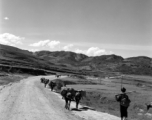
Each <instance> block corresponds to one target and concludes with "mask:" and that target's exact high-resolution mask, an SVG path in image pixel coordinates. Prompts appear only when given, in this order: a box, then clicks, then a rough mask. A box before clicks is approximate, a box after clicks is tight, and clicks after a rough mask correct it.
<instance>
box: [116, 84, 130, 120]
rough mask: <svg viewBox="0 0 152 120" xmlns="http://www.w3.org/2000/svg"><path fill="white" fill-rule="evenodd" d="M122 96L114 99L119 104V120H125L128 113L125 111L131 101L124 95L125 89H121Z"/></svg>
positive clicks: (119, 95)
mask: <svg viewBox="0 0 152 120" xmlns="http://www.w3.org/2000/svg"><path fill="white" fill-rule="evenodd" d="M121 92H122V94H118V95H115V98H116V100H117V101H118V102H120V116H121V120H127V117H128V112H127V109H128V107H129V105H130V102H131V100H130V99H129V97H128V95H127V94H126V88H124V87H123V88H121Z"/></svg>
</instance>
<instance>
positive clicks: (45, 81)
mask: <svg viewBox="0 0 152 120" xmlns="http://www.w3.org/2000/svg"><path fill="white" fill-rule="evenodd" d="M43 83H44V87H46V85H47V84H48V83H49V79H45V80H44V82H43Z"/></svg>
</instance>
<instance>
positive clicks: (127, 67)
mask: <svg viewBox="0 0 152 120" xmlns="http://www.w3.org/2000/svg"><path fill="white" fill-rule="evenodd" d="M0 65H1V66H2V65H3V67H2V68H3V69H4V67H5V68H6V69H9V67H10V66H13V67H14V69H16V68H17V67H20V68H23V67H24V68H26V69H27V70H26V71H28V68H32V69H33V68H34V69H35V68H36V69H44V70H53V71H67V72H75V73H79V74H81V73H82V74H83V73H88V74H89V73H93V74H95V73H96V75H97V74H98V75H100V74H103V72H105V73H108V72H109V73H110V72H113V73H114V72H116V73H124V74H138V75H152V58H149V57H146V56H138V57H130V58H126V59H124V58H123V57H121V56H117V55H114V54H112V55H101V56H95V57H89V56H86V55H83V54H77V53H74V52H69V51H68V52H67V51H55V52H50V51H39V52H35V53H32V52H29V51H27V50H21V49H18V48H15V47H11V46H6V45H1V44H0ZM2 68H1V69H2ZM32 71H33V70H32Z"/></svg>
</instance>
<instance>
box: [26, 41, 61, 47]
mask: <svg viewBox="0 0 152 120" xmlns="http://www.w3.org/2000/svg"><path fill="white" fill-rule="evenodd" d="M59 44H60V41H56V40H53V41H50V40H43V41H39V42H37V43H33V44H30V45H29V46H33V47H43V46H49V47H50V48H54V47H55V46H57V45H59Z"/></svg>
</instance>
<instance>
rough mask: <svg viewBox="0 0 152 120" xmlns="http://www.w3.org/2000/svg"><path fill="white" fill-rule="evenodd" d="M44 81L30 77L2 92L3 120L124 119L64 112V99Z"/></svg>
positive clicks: (0, 111) (0, 109)
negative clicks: (47, 86)
mask: <svg viewBox="0 0 152 120" xmlns="http://www.w3.org/2000/svg"><path fill="white" fill-rule="evenodd" d="M40 78H41V76H39V77H30V78H27V79H24V80H21V81H20V82H18V83H13V84H9V85H7V86H6V87H3V88H2V89H0V120H120V118H118V117H115V116H113V115H109V114H107V113H101V112H97V111H93V110H84V111H68V110H66V109H64V101H63V100H62V99H61V96H60V95H59V94H57V93H55V92H51V91H50V90H49V89H48V88H44V86H43V84H41V83H40ZM49 78H50V77H49ZM54 78H55V77H54V76H51V79H54ZM74 107H75V103H72V104H71V108H74ZM80 107H81V106H80Z"/></svg>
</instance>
